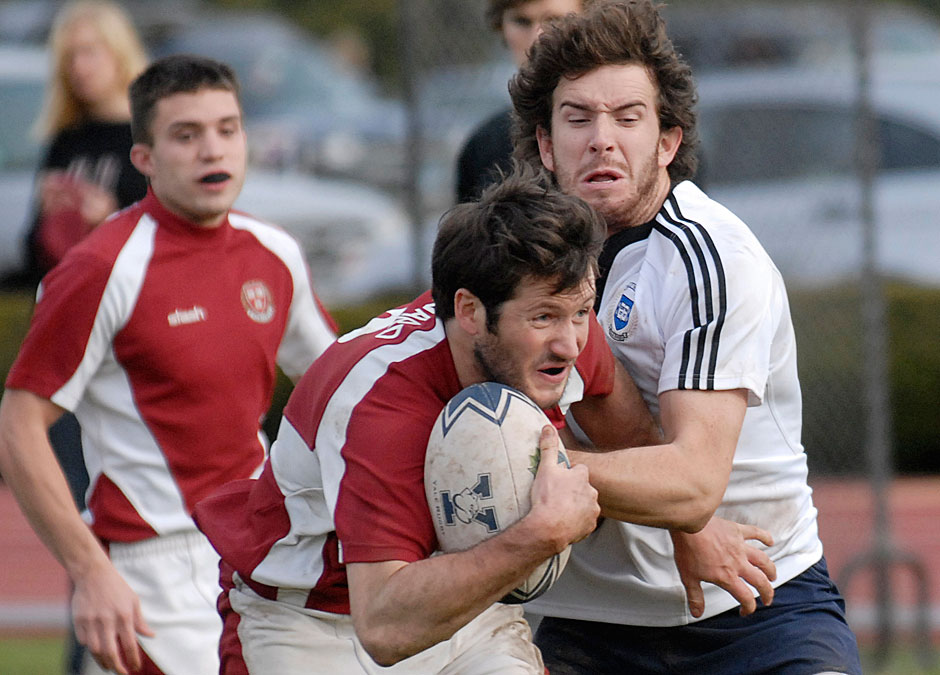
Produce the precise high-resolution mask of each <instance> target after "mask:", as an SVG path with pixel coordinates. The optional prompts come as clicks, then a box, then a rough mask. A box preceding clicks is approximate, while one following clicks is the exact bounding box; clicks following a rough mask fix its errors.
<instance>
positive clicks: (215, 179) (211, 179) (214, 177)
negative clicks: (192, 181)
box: [199, 171, 232, 183]
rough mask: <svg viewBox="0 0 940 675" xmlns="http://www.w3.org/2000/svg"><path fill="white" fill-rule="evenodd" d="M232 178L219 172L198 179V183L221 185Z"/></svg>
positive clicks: (230, 175)
mask: <svg viewBox="0 0 940 675" xmlns="http://www.w3.org/2000/svg"><path fill="white" fill-rule="evenodd" d="M231 177H232V174H230V173H225V172H224V171H219V172H218V173H210V174H207V175H205V176H203V177H202V178H200V179H199V182H200V183H222V182H223V181H227V180H228V179H229V178H231Z"/></svg>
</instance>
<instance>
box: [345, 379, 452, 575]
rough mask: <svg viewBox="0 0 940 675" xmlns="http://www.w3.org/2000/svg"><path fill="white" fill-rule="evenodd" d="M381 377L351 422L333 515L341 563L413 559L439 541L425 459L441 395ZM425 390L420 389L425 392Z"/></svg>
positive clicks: (420, 557)
mask: <svg viewBox="0 0 940 675" xmlns="http://www.w3.org/2000/svg"><path fill="white" fill-rule="evenodd" d="M403 384H404V383H402V382H401V381H400V379H399V378H394V377H393V378H384V380H383V381H380V382H379V383H378V384H377V386H376V387H375V388H373V389H372V390H371V391H370V392H369V394H368V395H367V396H366V397H365V398H364V399H363V400H362V402H361V403H359V404H358V405H357V406H356V408H355V410H354V412H353V414H352V416H351V417H350V420H349V425H348V427H347V439H346V444H345V446H344V448H343V451H342V456H343V459H344V460H345V472H344V475H343V478H342V482H341V484H340V489H339V493H338V497H337V504H336V512H335V514H334V519H335V523H336V533H337V536H338V538H339V541H340V542H341V544H342V551H343V562H344V563H351V562H380V561H386V560H402V561H404V562H414V561H417V560H422V559H424V558H427V557H428V556H430V555H431V553H432V552H433V551H434V550H435V548H436V546H437V544H436V542H437V539H436V536H435V534H434V526H433V523H432V521H431V514H430V511H429V510H428V505H427V498H426V496H425V492H424V457H425V453H426V450H427V444H428V438H429V437H430V433H431V428H432V426H433V424H434V421H435V419H436V418H437V415H438V413H439V412H440V409H441V408H443V406H444V404H445V401H444V400H439V401H438V402H439V403H440V405H429V402H430V401H433V400H436V398H428V396H427V395H422V394H421V390H422V389H423V388H419V387H411V386H407V385H405V386H403ZM428 391H429V390H428V389H424V392H425V394H427V392H428Z"/></svg>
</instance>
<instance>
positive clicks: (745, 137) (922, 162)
mask: <svg viewBox="0 0 940 675" xmlns="http://www.w3.org/2000/svg"><path fill="white" fill-rule="evenodd" d="M701 127H702V144H703V150H704V157H705V162H704V164H703V166H704V175H702V176H701V177H700V178H701V180H702V182H703V183H705V184H709V185H711V184H723V183H742V182H753V181H767V180H785V179H790V178H799V177H804V178H805V177H809V176H837V175H846V174H850V173H853V172H854V171H855V165H854V157H855V154H854V153H855V138H854V137H855V125H854V120H853V113H852V111H851V110H849V109H848V108H842V107H835V106H810V105H804V104H793V105H759V104H752V105H747V106H737V107H730V106H729V107H724V108H720V109H719V108H715V109H706V110H703V111H702V112H701ZM878 129H879V135H880V139H881V159H880V168H881V170H899V169H913V168H926V167H938V166H940V138H938V137H937V136H934V135H931V134H929V133H927V132H925V131H924V130H922V129H918V128H916V127H914V126H912V125H909V124H906V123H904V122H901V121H898V120H892V119H888V118H884V117H882V118H880V119H879V120H878Z"/></svg>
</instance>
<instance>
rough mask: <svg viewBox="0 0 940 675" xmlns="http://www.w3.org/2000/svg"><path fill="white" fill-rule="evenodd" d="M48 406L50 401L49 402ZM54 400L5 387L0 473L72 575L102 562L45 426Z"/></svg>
mask: <svg viewBox="0 0 940 675" xmlns="http://www.w3.org/2000/svg"><path fill="white" fill-rule="evenodd" d="M50 406H51V407H50ZM54 410H55V408H54V406H52V404H50V403H49V402H48V401H45V400H43V399H40V398H38V397H36V396H34V395H33V394H30V393H28V392H24V391H16V390H12V391H11V390H8V391H7V392H6V393H5V394H4V396H3V400H2V401H0V474H2V475H3V479H4V482H5V483H6V484H7V485H8V486H9V487H10V489H11V491H12V492H13V495H14V496H15V497H16V499H17V502H18V503H19V505H20V508H21V509H22V511H23V513H24V514H25V516H26V518H27V519H28V520H29V522H30V525H32V527H33V529H34V530H35V532H36V534H37V535H38V536H39V538H40V539H41V540H42V541H43V543H44V544H45V545H46V547H47V548H48V549H49V550H50V551H51V552H52V553H53V555H55V557H56V558H58V560H59V561H60V562H61V563H62V565H63V566H64V567H65V568H66V571H67V572H68V573H69V576H70V577H71V578H72V579H73V580H76V579H78V578H80V577H81V575H82V574H84V573H85V571H87V570H88V569H90V568H91V567H93V566H95V565H98V564H101V563H106V562H107V556H106V555H105V553H104V551H103V549H102V548H101V545H100V544H99V543H98V541H97V539H96V538H95V537H94V535H93V534H92V532H91V530H90V529H89V528H88V526H87V525H86V524H85V522H84V521H83V520H82V519H81V516H80V515H79V513H78V510H77V509H76V508H75V504H74V502H73V500H72V496H71V493H70V492H69V487H68V484H67V483H66V480H65V477H64V475H63V474H62V470H61V468H60V467H59V464H58V462H57V461H56V459H55V455H54V454H53V452H52V448H51V446H50V445H49V440H48V436H47V428H48V426H49V425H50V424H51V423H52V421H53V420H54V419H55V416H56V414H55V413H54V412H53V411H54Z"/></svg>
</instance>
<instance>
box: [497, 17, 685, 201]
mask: <svg viewBox="0 0 940 675" xmlns="http://www.w3.org/2000/svg"><path fill="white" fill-rule="evenodd" d="M629 63H635V64H639V65H642V66H644V67H646V68H647V70H648V71H649V73H650V75H651V77H652V78H653V82H654V83H655V84H656V85H657V88H658V90H659V125H660V128H661V129H671V128H673V127H679V128H681V129H682V142H681V144H680V145H679V149H678V151H677V152H676V156H675V158H674V159H673V160H672V163H671V164H670V165H669V167H668V171H669V178H670V180H671V181H672V182H673V183H678V182H680V181H682V180H686V179H688V178H692V176H694V175H695V170H696V168H697V165H698V157H697V154H696V151H697V148H698V143H699V139H698V129H697V115H696V112H695V104H696V102H697V99H698V96H697V94H696V92H695V83H694V82H693V81H692V70H691V69H690V68H689V66H688V64H687V63H685V62H684V61H682V59H681V58H680V57H679V55H678V53H677V52H676V50H675V48H674V47H673V45H672V41H671V40H670V39H669V37H668V36H667V35H666V25H665V22H664V21H663V19H662V17H661V16H660V14H659V6H658V5H655V4H654V3H653V2H652V1H651V0H627V1H624V0H595V2H592V3H590V4H589V6H588V7H587V9H586V11H585V12H584V13H583V14H580V15H569V16H568V17H566V18H564V19H562V20H561V21H559V22H558V23H557V24H555V25H554V26H553V27H552V28H550V29H548V30H546V31H545V32H544V33H543V34H542V35H541V36H540V37H539V39H538V41H537V42H536V43H535V45H534V46H533V47H532V50H531V51H530V52H529V61H528V63H527V64H526V65H525V66H523V67H522V68H521V69H520V71H519V72H518V73H517V74H516V76H515V77H514V78H513V79H512V81H511V82H510V83H509V93H510V96H511V97H512V105H513V120H514V129H513V135H514V142H515V156H516V157H517V158H518V159H520V160H522V161H524V162H528V163H531V164H535V165H541V160H540V158H539V148H538V143H537V141H536V136H535V133H536V129H538V127H542V128H544V129H545V130H546V131H548V132H549V133H551V128H552V126H551V125H552V97H553V94H554V92H555V88H556V87H557V86H558V83H559V82H560V81H561V78H562V77H567V78H571V79H575V78H577V77H579V76H581V75H584V74H586V73H588V72H590V71H592V70H594V69H596V68H600V67H601V66H607V65H622V64H629Z"/></svg>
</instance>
